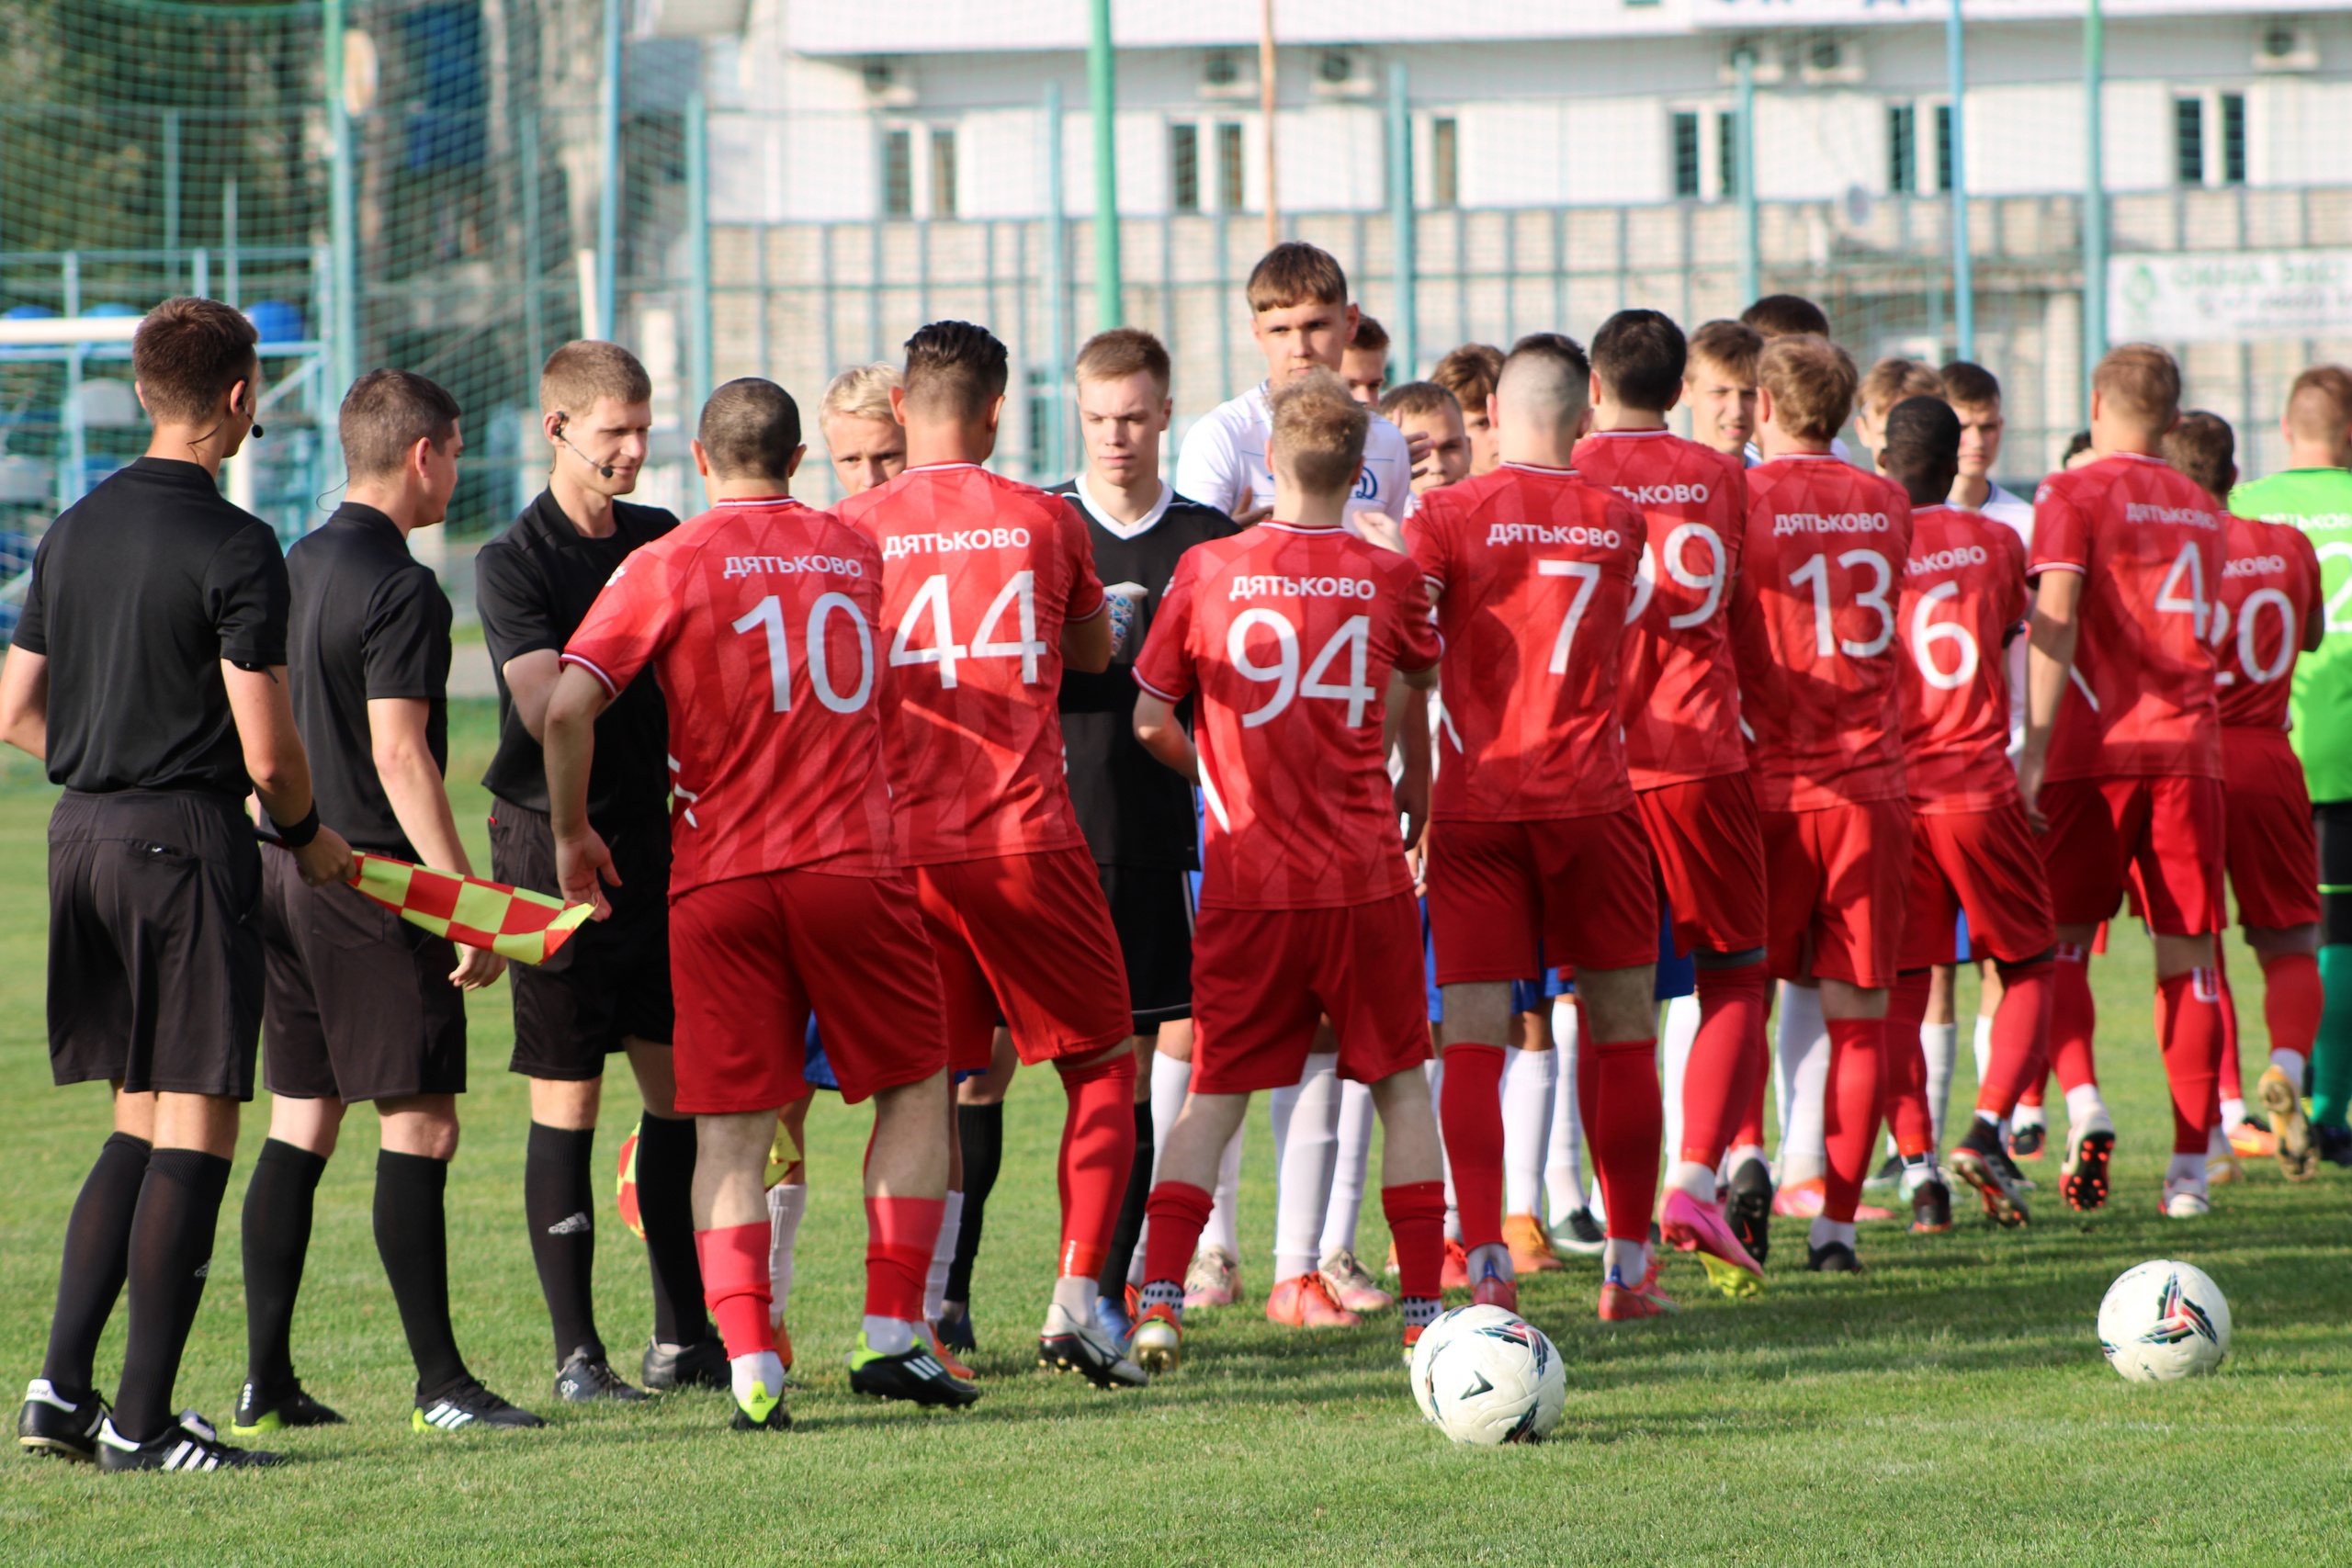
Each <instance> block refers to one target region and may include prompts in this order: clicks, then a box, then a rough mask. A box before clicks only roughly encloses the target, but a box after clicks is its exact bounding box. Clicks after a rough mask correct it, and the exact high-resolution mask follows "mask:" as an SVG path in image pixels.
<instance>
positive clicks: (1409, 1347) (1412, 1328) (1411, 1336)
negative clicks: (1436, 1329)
mask: <svg viewBox="0 0 2352 1568" xmlns="http://www.w3.org/2000/svg"><path fill="white" fill-rule="evenodd" d="M1428 1327H1429V1325H1428V1324H1426V1323H1408V1324H1407V1325H1405V1364H1406V1365H1407V1366H1408V1367H1409V1366H1411V1365H1412V1364H1413V1347H1415V1346H1416V1345H1419V1343H1420V1342H1421V1335H1422V1332H1423V1331H1424V1330H1426V1329H1427V1328H1428Z"/></svg>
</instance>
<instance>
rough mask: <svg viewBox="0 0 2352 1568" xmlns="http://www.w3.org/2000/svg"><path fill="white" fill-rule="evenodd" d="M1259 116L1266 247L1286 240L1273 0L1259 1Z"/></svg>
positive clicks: (1269, 248) (1272, 246) (1271, 247)
mask: <svg viewBox="0 0 2352 1568" xmlns="http://www.w3.org/2000/svg"><path fill="white" fill-rule="evenodd" d="M1258 118H1260V119H1261V121H1263V122H1264V124H1263V129H1264V131H1265V143H1266V249H1268V250H1270V251H1271V250H1272V249H1273V248H1274V247H1275V246H1276V245H1279V244H1281V243H1283V212H1282V207H1283V204H1282V197H1281V196H1280V194H1279V193H1280V191H1281V188H1282V187H1281V185H1280V184H1279V183H1278V182H1277V181H1276V180H1275V178H1274V0H1258Z"/></svg>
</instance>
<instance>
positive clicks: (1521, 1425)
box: [1417, 1316, 1568, 1448]
mask: <svg viewBox="0 0 2352 1568" xmlns="http://www.w3.org/2000/svg"><path fill="white" fill-rule="evenodd" d="M1417 1348H1418V1347H1417ZM1429 1390H1430V1410H1431V1412H1432V1416H1431V1418H1432V1419H1433V1420H1435V1421H1436V1423H1437V1427H1438V1430H1440V1431H1442V1432H1443V1433H1444V1434H1445V1435H1446V1436H1447V1437H1449V1438H1453V1440H1454V1441H1455V1442H1457V1443H1471V1444H1476V1445H1477V1446H1479V1447H1482V1448H1484V1447H1492V1446H1494V1445H1496V1444H1499V1443H1535V1442H1541V1441H1543V1440H1544V1437H1545V1435H1546V1434H1548V1433H1549V1432H1550V1431H1551V1430H1552V1428H1553V1427H1554V1426H1555V1425H1556V1424H1557V1423H1558V1422H1559V1419H1560V1411H1561V1408H1562V1407H1563V1406H1564V1405H1566V1403H1567V1397H1568V1380H1567V1372H1566V1369H1565V1368H1563V1367H1562V1365H1561V1364H1560V1352H1559V1351H1558V1350H1557V1349H1555V1348H1554V1347H1553V1344H1552V1341H1551V1340H1549V1339H1547V1338H1545V1337H1544V1331H1543V1330H1542V1329H1540V1328H1538V1327H1536V1326H1535V1325H1533V1324H1532V1323H1529V1322H1527V1321H1526V1320H1525V1319H1523V1318H1521V1317H1518V1316H1509V1317H1508V1321H1506V1322H1501V1323H1495V1322H1487V1323H1481V1324H1477V1325H1472V1326H1469V1327H1466V1328H1464V1329H1462V1330H1460V1331H1459V1332H1457V1333H1455V1334H1453V1336H1451V1337H1449V1338H1448V1339H1447V1340H1446V1341H1445V1343H1444V1344H1442V1345H1441V1346H1439V1347H1438V1348H1437V1349H1436V1350H1435V1351H1434V1352H1433V1353H1432V1354H1431V1355H1430V1367H1429Z"/></svg>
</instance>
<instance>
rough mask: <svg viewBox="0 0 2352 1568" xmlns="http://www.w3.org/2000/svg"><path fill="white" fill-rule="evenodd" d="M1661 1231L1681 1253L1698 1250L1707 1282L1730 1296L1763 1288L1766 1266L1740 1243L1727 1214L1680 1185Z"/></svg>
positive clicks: (1668, 1205)
mask: <svg viewBox="0 0 2352 1568" xmlns="http://www.w3.org/2000/svg"><path fill="white" fill-rule="evenodd" d="M1658 1234H1659V1235H1660V1236H1662V1237H1663V1238H1664V1239H1665V1241H1666V1244H1667V1245H1668V1247H1673V1248H1674V1249H1675V1250H1676V1251H1678V1252H1695V1253H1697V1254H1698V1255H1699V1262H1700V1264H1701V1265H1702V1267H1704V1268H1705V1269H1706V1270H1707V1280H1708V1282H1709V1283H1710V1284H1712V1285H1713V1286H1714V1287H1715V1289H1717V1290H1718V1291H1721V1292H1723V1293H1724V1294H1725V1295H1727V1296H1733V1297H1738V1296H1752V1295H1756V1294H1758V1292H1761V1291H1762V1290H1763V1289H1764V1266H1763V1265H1762V1264H1760V1263H1758V1262H1757V1261H1756V1259H1755V1258H1754V1256H1753V1255H1751V1254H1750V1253H1749V1252H1748V1250H1747V1248H1746V1247H1742V1246H1741V1245H1740V1244H1739V1237H1737V1236H1736V1235H1733V1234H1732V1230H1731V1224H1730V1223H1729V1222H1728V1221H1726V1220H1725V1219H1724V1213H1723V1211H1722V1210H1721V1209H1718V1208H1716V1207H1715V1206H1714V1205H1713V1203H1702V1202H1701V1201H1699V1200H1698V1199H1696V1198H1693V1197H1692V1196H1691V1194H1690V1193H1688V1192H1685V1191H1683V1190H1681V1189H1680V1188H1673V1189H1670V1190H1668V1192H1667V1195H1666V1207H1665V1210H1664V1213H1662V1214H1661V1215H1660V1219H1659V1229H1658Z"/></svg>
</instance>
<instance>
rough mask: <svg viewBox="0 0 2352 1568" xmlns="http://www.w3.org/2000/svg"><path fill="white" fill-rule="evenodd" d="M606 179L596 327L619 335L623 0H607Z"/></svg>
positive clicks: (599, 209) (599, 203)
mask: <svg viewBox="0 0 2352 1568" xmlns="http://www.w3.org/2000/svg"><path fill="white" fill-rule="evenodd" d="M599 88H600V92H599V99H598V103H599V108H600V111H601V114H602V117H603V119H604V147H603V158H602V164H603V169H602V173H603V180H602V183H601V185H600V186H599V187H598V189H597V193H596V330H597V331H598V332H599V333H603V334H604V335H605V337H607V338H617V337H619V335H620V333H619V327H618V323H619V320H620V318H619V316H618V315H617V313H616V310H617V307H618V305H619V300H620V290H619V283H620V279H619V277H618V276H617V275H618V273H619V270H620V260H621V0H605V72H604V81H603V82H602V83H600V84H599Z"/></svg>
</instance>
